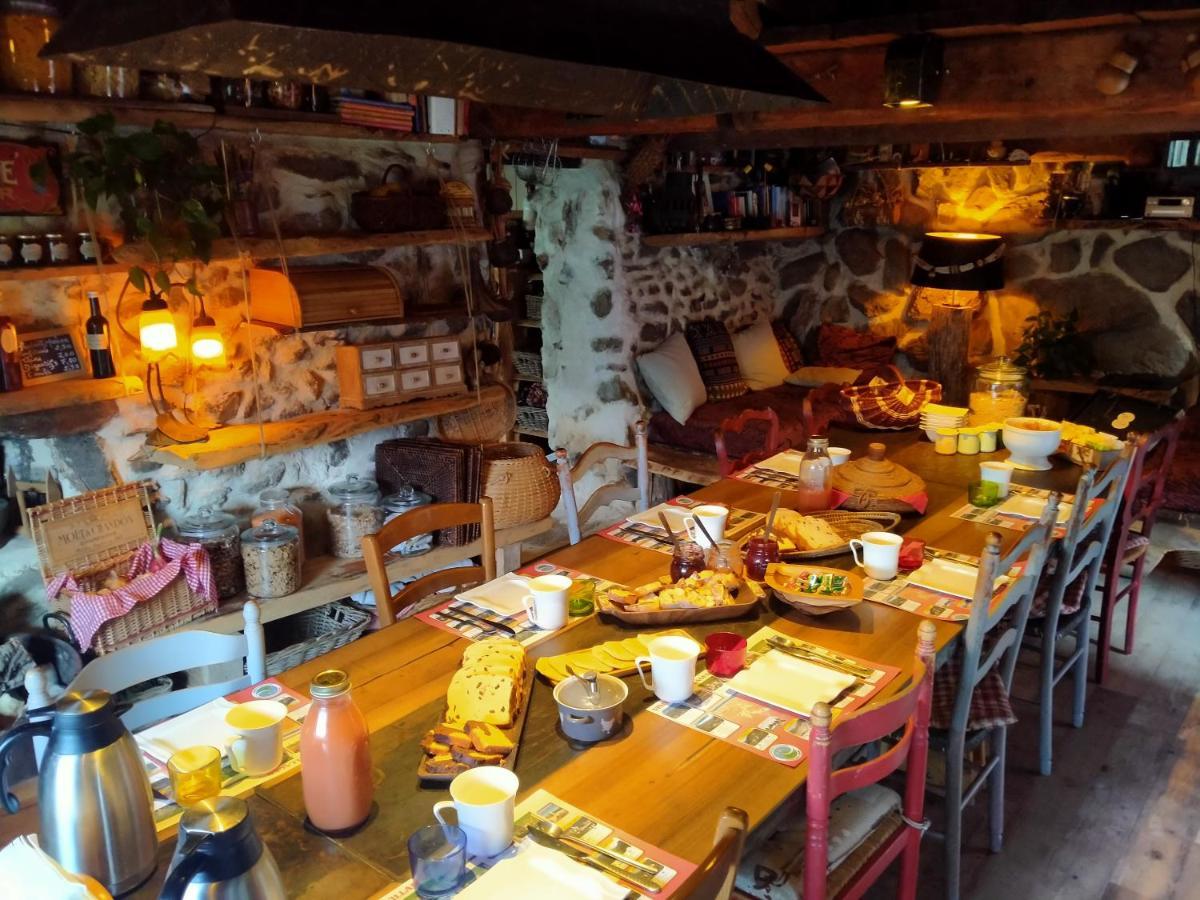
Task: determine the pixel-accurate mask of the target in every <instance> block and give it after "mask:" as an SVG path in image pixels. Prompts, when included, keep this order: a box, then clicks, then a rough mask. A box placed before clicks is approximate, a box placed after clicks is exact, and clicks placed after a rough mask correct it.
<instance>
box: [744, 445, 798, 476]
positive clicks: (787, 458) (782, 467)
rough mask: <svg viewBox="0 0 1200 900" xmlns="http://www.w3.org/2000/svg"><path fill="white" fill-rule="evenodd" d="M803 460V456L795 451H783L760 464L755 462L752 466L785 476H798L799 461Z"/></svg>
mask: <svg viewBox="0 0 1200 900" xmlns="http://www.w3.org/2000/svg"><path fill="white" fill-rule="evenodd" d="M802 459H804V454H803V453H799V452H797V451H795V450H784V451H783V452H782V453H776V454H775V455H774V456H768V457H767V458H766V459H764V460H762V461H761V462H756V463H755V464H754V465H755V466H757V467H758V468H760V469H773V470H774V471H776V472H782V473H783V474H785V475H799V474H800V461H801V460H802Z"/></svg>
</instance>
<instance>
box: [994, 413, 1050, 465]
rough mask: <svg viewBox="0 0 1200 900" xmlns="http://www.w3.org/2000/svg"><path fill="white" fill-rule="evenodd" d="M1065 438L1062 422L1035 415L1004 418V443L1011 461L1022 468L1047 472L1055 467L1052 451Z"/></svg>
mask: <svg viewBox="0 0 1200 900" xmlns="http://www.w3.org/2000/svg"><path fill="white" fill-rule="evenodd" d="M1061 439H1062V423H1061V422H1054V421H1051V420H1050V419H1035V418H1033V417H1031V416H1016V417H1014V418H1011V419H1005V420H1004V446H1005V447H1007V448H1008V451H1009V457H1008V461H1009V462H1010V463H1012V464H1013V465H1014V466H1016V467H1017V468H1018V469H1025V470H1028V471H1033V472H1045V471H1047V470H1048V469H1050V468H1052V466H1051V464H1050V454H1051V453H1054V452H1055V451H1056V450H1057V449H1058V445H1059V442H1060V441H1061Z"/></svg>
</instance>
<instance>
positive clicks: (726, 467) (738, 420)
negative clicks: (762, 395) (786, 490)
mask: <svg viewBox="0 0 1200 900" xmlns="http://www.w3.org/2000/svg"><path fill="white" fill-rule="evenodd" d="M751 422H766V423H767V424H766V433H765V434H764V435H763V441H762V446H760V447H758V448H756V449H754V450H751V451H749V452H747V453H743V454H742V455H741V456H739V457H736V458H734V459H730V457H729V451H728V449H727V448H726V445H725V435H727V434H740V433H742V432H744V431H746V430H747V426H748V425H749V424H750V423H751ZM713 444H714V445H715V446H716V448H717V467H718V469H719V471H720V473H721V477H722V478H726V477H728V476H729V475H731V474H733V473H734V472H736V471H738V470H739V469H744V468H746V466H749V465H753V464H754V463H756V462H761V461H762V460H764V459H766V458H767V457H769V456H774V455H775V454H776V453H778V452H779V451H780V450H782V449H783V442H782V441H781V440H780V438H779V416H778V415H777V414H776V413H775V410H773V409H771V408H770V407H769V406H768V407H767V408H766V409H744V410H742V411H741V412H740V413H738V414H737V415H736V416H733V417H731V418H728V419H725V420H724V421H722V422H721V424H720V425H719V426H718V427H717V428H716V429H714V431H713Z"/></svg>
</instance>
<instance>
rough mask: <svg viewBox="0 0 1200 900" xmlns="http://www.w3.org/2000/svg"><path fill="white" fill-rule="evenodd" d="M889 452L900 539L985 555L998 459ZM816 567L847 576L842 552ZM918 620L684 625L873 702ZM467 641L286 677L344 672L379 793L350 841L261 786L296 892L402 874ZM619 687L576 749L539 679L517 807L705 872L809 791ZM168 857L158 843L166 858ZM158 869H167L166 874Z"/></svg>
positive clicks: (643, 575)
mask: <svg viewBox="0 0 1200 900" xmlns="http://www.w3.org/2000/svg"><path fill="white" fill-rule="evenodd" d="M833 437H834V442H835V443H840V444H842V445H845V446H851V447H852V449H854V450H855V451H856V455H857V453H858V451H860V450H861V449H863V448H864V445H865V444H866V442H867V440H868V439H871V440H878V439H880V437H879V436H878V435H871V436H869V438H868V437H867V436H859V435H853V434H850V433H846V434H835V435H834V436H833ZM882 440H883V441H884V442H885V443H887V444H888V445H889V448H890V453H891V455H892V458H895V459H897V461H901V462H903V464H904V465H906V466H907V467H908V468H910V469H912V470H913V471H915V472H917V473H918V474H919V475H921V476H922V477H923V478H924V479H925V481H926V484H927V490H928V494H929V506H928V509H927V512H926V514H925V515H923V516H919V517H917V516H913V517H906V518H905V520H904V521H902V522H901V524H900V525H899V526H898V527H897V530H898V531H900V532H902V533H904V534H905V535H906V536H909V537H913V538H920V539H923V540H924V541H925V542H926V544H927V545H928V546H931V547H936V548H938V549H942V550H949V551H956V552H960V553H970V554H974V555H978V554H979V553H980V551H981V548H982V547H983V543H984V538H985V535H986V534H987V533H988V532H989V531H991V530H993V529H990V528H987V527H984V526H980V525H977V524H974V523H971V522H967V521H964V520H961V519H957V518H953V517H952V516H951V513H952V512H953V511H954V510H955V509H956V508H957V507H958V506H960V505H961V504H962V503H964V502H965V488H966V483H967V481H968V480H972V479H971V475H972V474H974V477H975V478H977V477H978V463H979V462H980V461H982V460H985V459H989V458H998V459H1003V458H1005V456H1006V454H1004V453H1003V452H1001V453H999V454H989V455H981V456H976V457H938V456H936V455H935V454H934V452H933V448H932V445H931V444H929V443H927V442H924V441H921V442H917V441H916V439H915V436H913V435H910V434H902V435H887V436H885V437H883V438H882ZM1078 475H1079V469H1077V468H1076V467H1074V466H1071V465H1069V464H1067V463H1065V462H1063V461H1060V460H1056V461H1055V468H1054V470H1053V471H1051V472H1045V473H1024V472H1018V473H1017V474H1016V476H1015V479H1014V480H1015V481H1018V482H1020V483H1024V484H1029V485H1031V486H1036V487H1043V488H1049V489H1053V490H1060V491H1064V492H1071V491H1073V490H1074V487H1075V482H1076V480H1077V479H1078ZM772 494H773V491H772V490H770V489H768V488H763V487H760V486H757V485H754V484H750V483H747V482H743V481H738V480H732V479H724V480H722V481H719V482H717V483H715V484H712V485H710V486H708V487H706V488H704V489H702V490H700V491H697V492H696V493H695V494H694V495H692V496H694V497H696V498H698V499H702V500H705V501H714V502H721V503H726V504H729V505H730V506H734V507H738V508H741V509H748V510H754V511H758V512H765V511H766V510H767V509H768V508H769V506H770V503H771V498H772ZM995 530H998V531H999V533H1000V534H1001V537H1002V540H1003V542H1004V547H1005V548H1007V547H1008V546H1011V544H1012V543H1013V542H1015V541H1016V540H1017V539H1018V538H1019V536H1020V535H1019V533H1018V532H1017V531H1014V530H1005V529H995ZM548 559H550V560H551V561H552V562H554V563H556V564H559V565H563V566H569V567H571V568H573V569H577V570H580V571H582V572H584V573H586V574H589V575H595V576H599V577H601V578H606V579H610V580H613V581H617V582H621V583H624V584H631V585H636V584H642V583H644V582H647V581H649V580H651V579H653V578H656V577H658V576H660V575H663V574H666V572H667V569H668V566H669V562H670V557H669V556H668V555H666V554H664V553H660V552H656V551H653V550H648V549H644V548H639V547H634V546H631V545H627V544H622V543H618V542H615V541H612V540H609V539H607V538H604V537H600V536H592V537H588V538H586V539H585V540H583V541H582V542H580V543H579V544H577V545H575V546H573V547H567V548H564V549H562V550H559V551H557V552H555V553H553V554H551V555H550V556H549V557H548ZM822 562H823V563H825V564H828V565H834V566H839V567H842V568H851V567H853V560H852V559H851V558H850V557H849V556H848V555H847V556H844V557H836V558H834V559H831V560H824V561H822ZM919 622H920V619H919V618H918V617H917V616H915V615H913V614H911V613H908V612H905V611H902V610H898V609H895V608H892V607H889V606H885V605H881V604H877V603H872V602H863V603H860V604H857V605H855V606H853V607H851V608H849V609H846V610H841V611H838V612H836V613H833V614H830V615H825V616H820V617H813V616H809V615H806V614H804V613H801V612H800V611H798V610H796V609H793V608H791V607H788V606H786V605H783V604H781V603H780V602H779V601H778V600H775V599H771V600H769V601H766V602H764V603H762V604H760V605H759V607H758V609H757V611H756V612H755V613H754V614H752V615H750V616H747V617H745V618H743V619H741V620H737V621H733V622H718V623H710V624H704V625H694V626H686V625H685V626H681V627H684V628H686V630H687V631H688V632H689V633H691V634H692V635H693V636H694V637H696V638H698V639H700V640H703V638H704V636H705V635H707V634H709V633H711V632H713V631H730V630H732V631H737V632H740V633H742V634H745V635H749V634H751V633H752V632H754V631H756V630H757V629H758V628H760V627H762V626H763V625H766V624H770V625H771V626H772V627H774V628H776V629H778V630H780V631H783V632H785V633H787V634H789V635H792V636H795V637H798V638H802V639H804V640H808V641H812V642H814V643H817V644H821V645H824V646H826V647H829V648H831V649H834V650H838V651H842V652H845V653H848V654H851V655H854V656H858V657H861V658H864V659H867V660H871V661H873V662H878V663H883V664H887V665H892V666H897V667H899V668H900V669H901V675H900V677H898V678H896V679H895V680H894V681H893V682H892V683H891V684H890V685H889V686H888V687H886V688H884V690H883V692H882V694H881V695H880V696H879V698H878V699H886V697H887V696H888V695H890V694H891V693H894V692H895V691H897V690H900V689H901V688H902V687H903V685H905V684H906V683H907V682H908V681H909V676H910V675H911V672H912V668H913V658H914V652H915V648H916V642H917V626H918V624H919ZM935 625H936V627H937V641H936V644H937V647H938V650H939V654H940V655H943V656H944V654H945V653H946V652H947V651H948V649H949V647H950V645H951V644H952V642H953V641H954V639H955V638H956V637H957V635H958V634H959V633H960V631H961V627H962V626H961V625H958V624H955V623H949V622H943V621H937V622H935ZM653 630H661V629H653ZM632 631H634V629H630V628H628V627H626V626H624V625H622V624H621V623H618V622H614V621H609V620H607V619H606V618H605V617H592V618H590V619H589V620H587V621H585V622H582V623H579V624H577V625H574V626H573V627H570V628H567V629H565V630H563V631H562V632H561V633H559V634H556V635H554V636H553V637H550V638H548V639H546V640H544V641H542V642H540V643H538V644H536V645H535V646H534V647H533V648H531V650H530V653H531V655H532V656H533V657H534V658H537V657H541V656H545V655H554V654H558V653H562V652H564V651H567V650H572V649H581V648H586V647H590V646H592V645H594V644H596V643H599V642H601V641H605V640H611V639H613V638H618V637H622V636H628V635H629V634H630V633H631V632H632ZM466 644H467V642H466V640H465V639H464V638H461V637H457V636H455V635H453V634H451V633H449V632H447V631H443V630H440V629H437V628H433V627H430V626H429V625H427V624H425V623H424V622H422V621H419V620H417V619H413V618H410V619H405V620H400V621H398V622H397V623H396V624H394V625H391V626H389V627H388V628H385V629H383V630H381V631H377V632H375V633H372V634H369V635H367V636H365V637H363V638H362V639H360V640H358V641H355V642H354V643H352V644H349V645H347V646H345V647H342V648H341V649H338V650H335V651H333V652H332V653H329V654H327V655H325V656H323V657H320V658H318V659H315V660H313V661H311V662H309V663H306V664H304V665H302V666H299V667H297V668H295V669H292V670H290V671H288V672H285V673H284V674H282V675H281V676H279V678H280V681H282V682H283V683H284V684H286V685H288V686H289V687H291V688H294V689H296V690H298V691H300V692H302V693H303V692H306V691H307V687H308V684H309V681H310V680H311V678H312V677H313V676H314V675H315V674H317V673H318V672H319V671H321V670H323V669H327V668H340V669H344V670H346V671H347V672H348V673H349V674H350V678H351V681H352V684H353V696H354V699H355V701H356V702H357V703H358V705H359V707H360V708H361V709H362V710H363V712H364V713H365V714H366V717H367V720H368V723H369V725H370V729H371V732H372V739H371V741H372V743H371V751H372V756H373V760H374V766H375V769H376V783H377V786H376V793H375V799H376V805H377V809H376V811H375V813H374V814H373V818H372V819H371V820H370V821H369V822H368V824H367V825H366V826H365V827H363V828H362V829H361V830H359V831H358V832H357V833H356V834H354V835H351V836H349V837H340V838H336V839H329V838H325V837H321V836H318V835H315V834H314V833H312V832H311V831H309V830H306V828H305V825H304V803H303V798H302V794H301V781H300V778H298V777H294V776H293V777H288V778H285V779H283V780H282V781H279V782H278V783H276V784H273V785H271V786H268V787H262V788H259V789H258V790H257V792H256V796H255V797H253V798H252V800H251V807H252V809H253V810H254V814H255V818H256V821H258V823H259V826H260V830H261V831H262V832H263V835H264V839H265V841H266V843H267V844H268V846H271V847H272V849H273V851H274V852H275V854H276V856H277V858H278V859H279V862H280V865H281V868H282V869H283V871H284V877H285V880H286V881H287V882H288V884H289V895H290V896H314V897H315V896H323V895H324V894H323V893H322V890H321V886H322V885H328V884H329V883H330V881H329V879H330V878H332V877H333V875H332V873H334V872H337V873H339V875H338V877H339V878H340V879H341V883H343V884H345V885H346V887H345V888H342V889H339V890H338V892H337V893H338V895H339V896H344V897H347V898H350V897H354V896H371V895H372V894H373V893H375V892H376V891H378V890H379V889H381V888H382V887H383V886H384V885H385V884H387V883H388V882H391V881H402V880H404V879H405V878H406V877H407V875H408V858H407V852H406V846H405V841H406V840H407V837H408V835H409V834H411V833H412V832H413V831H414V830H415V829H417V828H419V827H420V826H422V825H426V824H429V823H431V822H432V821H433V819H432V814H431V809H432V806H433V804H434V803H435V802H436V801H438V800H441V799H445V797H446V791H445V789H444V788H429V787H424V786H422V785H421V784H420V783H419V782H418V780H417V776H416V771H417V765H418V763H419V761H420V759H421V749H420V746H419V741H420V739H421V737H422V735H423V734H424V733H425V732H426V731H427V730H428V729H430V728H431V727H433V726H434V725H435V724H436V723H437V722H438V721H439V720H440V716H441V714H442V711H443V709H444V705H445V693H446V688H447V685H448V684H449V681H450V678H451V676H452V675H453V673H454V671H455V670H456V669H457V668H458V665H459V662H460V658H461V656H462V651H463V648H464V647H465V646H466ZM628 684H629V688H630V692H629V698H628V700H627V701H626V703H625V711H626V713H627V718H626V723H625V726H624V729H623V731H622V732H621V733H620V734H619V735H618V736H617V737H616V738H614V739H611V740H608V741H605V742H603V743H600V744H596V745H593V746H591V747H588V748H586V749H580V748H579V747H577V746H574V745H572V744H570V743H569V742H568V741H567V740H566V739H565V738H564V737H563V735H562V734H561V732H560V731H559V730H558V728H557V710H556V705H555V703H554V700H553V697H552V695H551V686H550V685H549V684H547V683H545V682H544V681H543V680H542V679H541V678H540V677H539V678H538V681H537V683H536V684H535V686H534V689H533V691H532V695H531V698H530V703H529V711H528V714H527V719H526V724H525V729H524V733H523V736H522V739H521V745H520V751H519V756H518V759H517V763H516V773H517V775H518V776H519V778H520V783H521V791H520V795H519V797H518V800H519V799H520V797H523V796H525V795H526V794H528V793H530V792H532V791H533V790H534V789H536V788H543V789H545V790H547V791H549V792H550V793H551V794H554V795H556V796H557V797H559V798H560V799H562V800H565V801H567V802H568V803H570V804H572V805H574V806H577V807H579V808H581V809H582V810H584V811H585V812H586V813H588V814H589V815H591V816H594V817H596V818H599V819H601V820H603V821H606V822H608V823H609V824H611V825H613V826H615V827H617V828H619V829H622V830H624V831H627V832H629V833H631V834H632V835H635V836H636V837H637V838H639V839H641V840H643V841H645V842H647V843H649V844H653V845H656V846H658V847H661V848H663V849H665V850H667V851H669V852H671V853H674V854H677V855H678V856H681V857H683V858H685V859H690V860H692V861H699V860H700V859H701V858H702V857H703V856H704V854H705V853H706V852H707V850H708V849H709V847H710V844H711V841H712V835H713V829H714V826H715V824H716V821H717V817H718V816H719V814H720V812H721V810H723V809H724V808H725V807H726V806H737V807H740V808H742V809H744V810H745V811H746V812H747V813H748V815H749V820H750V824H751V826H752V827H754V826H757V825H759V824H761V823H762V822H764V821H765V820H766V819H767V818H768V817H769V816H770V815H771V814H772V813H773V812H774V811H775V810H776V809H778V808H779V807H780V806H781V804H783V803H784V802H785V801H786V800H788V798H790V797H792V796H794V795H795V794H796V792H797V791H798V790H799V789H801V787H802V786H803V784H804V781H805V776H806V773H807V765H806V764H804V763H802V764H801V765H800V766H799V767H797V768H789V767H787V766H784V765H781V764H779V763H777V762H775V761H773V760H770V759H767V758H764V757H761V756H759V755H757V754H754V753H750V752H747V751H746V750H744V749H742V748H739V747H738V746H736V745H733V744H730V743H726V742H724V741H721V740H717V739H715V738H713V737H711V736H708V735H706V734H703V733H701V732H698V731H694V730H691V729H689V728H686V727H683V726H681V725H679V724H677V723H675V722H673V721H671V720H669V719H667V718H664V717H661V716H658V715H654V714H652V713H650V712H648V711H647V710H646V707H647V706H649V704H650V703H651V702H653V699H654V698H653V696H652V695H651V694H650V693H649V692H648V691H647V690H646V689H645V688H644V686H643V685H642V684H641V682H640V680H639V679H637V678H636V677H635V678H632V679H628ZM2 827H3V824H2V823H0V828H2ZM4 830H5V831H8V830H9V829H4ZM169 849H170V848H169V847H166V846H164V848H163V856H164V859H166V858H167V856H169ZM163 868H164V867H163V866H160V876H161V871H162V869H163ZM158 880H159V877H156V878H155V879H152V881H153V882H157V881H158ZM143 893H144V894H145V895H146V896H154V890H153V888H152V887H150V886H148V887H147V888H143V890H142V891H139V893H138V895H139V896H140V895H141V894H143ZM331 894H332V892H331Z"/></svg>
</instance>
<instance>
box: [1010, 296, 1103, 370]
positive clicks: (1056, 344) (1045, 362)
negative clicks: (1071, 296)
mask: <svg viewBox="0 0 1200 900" xmlns="http://www.w3.org/2000/svg"><path fill="white" fill-rule="evenodd" d="M1025 321H1026V322H1028V323H1029V324H1028V325H1026V327H1025V331H1024V333H1023V334H1022V335H1021V345H1020V346H1019V347H1017V353H1016V356H1015V357H1014V361H1015V362H1016V363H1017V365H1020V366H1025V367H1026V368H1028V369H1029V372H1030V374H1032V375H1033V376H1035V377H1037V378H1048V379H1049V378H1072V377H1074V376H1076V375H1086V374H1087V373H1088V372H1090V371H1091V369H1092V352H1091V350H1090V349H1089V348H1088V345H1087V343H1086V342H1085V341H1084V338H1083V335H1081V334H1080V333H1079V310H1077V309H1073V310H1071V312H1070V313H1068V314H1067V315H1066V316H1063V317H1061V318H1059V317H1055V315H1054V314H1053V313H1051V312H1049V311H1048V310H1042V311H1041V312H1040V313H1038V314H1037V315H1036V316H1030V317H1029V318H1028V319H1026V320H1025Z"/></svg>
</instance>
